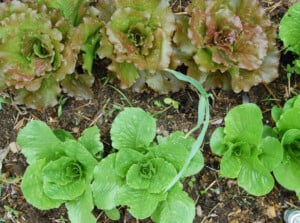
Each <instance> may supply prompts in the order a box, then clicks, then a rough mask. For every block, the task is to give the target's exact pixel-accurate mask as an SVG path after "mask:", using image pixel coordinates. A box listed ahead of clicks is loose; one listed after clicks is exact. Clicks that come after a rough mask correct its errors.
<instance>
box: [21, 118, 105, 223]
mask: <svg viewBox="0 0 300 223" xmlns="http://www.w3.org/2000/svg"><path fill="white" fill-rule="evenodd" d="M99 137H100V134H99V130H98V128H97V127H96V126H94V127H91V128H88V129H86V130H85V131H84V132H83V135H82V136H81V137H80V138H79V139H78V140H75V139H74V137H73V136H72V135H71V134H70V133H69V132H66V131H64V130H59V129H57V130H53V131H52V130H51V129H50V128H49V127H48V126H47V125H46V124H45V123H44V122H41V121H31V122H30V123H28V124H27V125H26V126H25V127H24V128H23V129H22V130H21V131H20V132H19V134H18V137H17V143H18V144H19V145H20V146H21V148H22V153H23V154H24V156H25V157H26V160H27V162H28V164H29V166H28V167H27V169H26V171H25V174H24V176H23V180H22V184H21V189H22V192H23V194H24V197H25V199H26V200H27V201H28V202H29V203H30V204H32V205H33V206H35V207H37V208H39V209H41V210H48V209H52V208H57V207H59V206H60V205H61V204H63V203H65V205H66V208H67V210H68V215H69V219H70V220H71V222H72V223H82V222H87V223H96V218H95V217H94V216H93V214H92V213H91V211H92V210H93V208H94V203H93V197H92V191H91V181H92V179H93V170H94V167H95V166H96V164H97V162H98V161H97V159H99V158H101V155H102V151H103V145H102V143H101V142H100V139H99Z"/></svg>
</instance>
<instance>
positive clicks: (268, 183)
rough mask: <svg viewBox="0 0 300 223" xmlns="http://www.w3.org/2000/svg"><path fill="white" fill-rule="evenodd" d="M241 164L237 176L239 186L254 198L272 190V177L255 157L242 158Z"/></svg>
mask: <svg viewBox="0 0 300 223" xmlns="http://www.w3.org/2000/svg"><path fill="white" fill-rule="evenodd" d="M242 163H243V165H242V168H241V171H240V173H239V176H238V185H239V186H241V187H243V188H244V189H245V190H246V191H247V192H248V193H250V194H253V195H255V196H262V195H265V194H267V193H269V192H270V191H271V190H272V189H273V187H274V179H273V176H272V175H271V173H270V171H269V170H268V169H266V168H265V167H264V165H262V163H261V162H260V161H259V159H258V158H257V157H249V158H247V157H244V158H243V159H242Z"/></svg>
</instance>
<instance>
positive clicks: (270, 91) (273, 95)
mask: <svg viewBox="0 0 300 223" xmlns="http://www.w3.org/2000/svg"><path fill="white" fill-rule="evenodd" d="M263 85H264V87H265V88H266V90H267V91H268V92H269V94H270V95H271V96H272V97H273V98H274V99H275V98H276V95H275V94H274V93H273V91H272V90H271V89H270V88H269V86H268V85H267V84H266V83H265V82H263ZM275 103H276V105H277V106H278V107H279V108H281V107H282V106H281V104H280V103H279V102H278V101H275Z"/></svg>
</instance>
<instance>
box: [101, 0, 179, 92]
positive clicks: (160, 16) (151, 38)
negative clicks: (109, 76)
mask: <svg viewBox="0 0 300 223" xmlns="http://www.w3.org/2000/svg"><path fill="white" fill-rule="evenodd" d="M105 2H106V3H107V1H100V2H99V4H98V6H97V7H98V8H99V9H100V10H102V11H103V12H104V13H103V18H104V19H105V20H106V21H107V24H106V27H105V29H103V37H102V39H101V44H100V48H99V50H98V55H99V57H100V58H104V57H107V58H110V59H111V61H112V63H111V64H110V66H109V67H108V69H109V70H110V71H112V72H114V73H115V74H116V76H117V77H118V79H120V81H121V87H123V88H126V87H130V86H132V85H133V84H134V83H135V82H136V81H137V80H138V79H139V81H140V82H143V83H145V82H146V83H147V81H148V80H149V79H151V81H153V77H154V76H156V77H158V76H161V74H162V73H161V72H160V73H159V74H158V73H156V72H157V71H162V70H163V69H165V68H168V66H169V64H170V60H171V59H170V58H171V55H172V53H173V50H172V46H171V38H172V35H173V33H174V31H175V18H174V15H173V13H172V11H171V8H170V7H169V3H168V1H167V0H152V1H142V0H137V1H131V0H115V1H114V9H113V8H112V6H111V5H110V6H109V4H103V3H105ZM105 5H106V7H104V6H105ZM109 14H111V16H110V17H109ZM141 79H143V80H144V81H141ZM156 79H157V80H159V79H160V78H156ZM166 79H168V78H166ZM162 85H163V84H162ZM163 86H164V85H163ZM161 90H162V91H164V90H165V89H161ZM158 91H160V89H158Z"/></svg>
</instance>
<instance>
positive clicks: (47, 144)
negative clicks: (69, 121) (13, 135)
mask: <svg viewBox="0 0 300 223" xmlns="http://www.w3.org/2000/svg"><path fill="white" fill-rule="evenodd" d="M17 143H18V144H19V145H20V146H21V147H22V153H23V154H24V155H25V157H26V160H27V162H28V163H29V164H32V163H34V162H36V161H37V160H40V159H46V160H47V162H48V161H50V160H55V159H57V158H58V157H60V156H61V155H63V154H64V149H63V148H64V147H63V144H62V142H61V141H60V140H59V139H58V138H57V137H56V136H55V134H54V133H53V132H52V130H51V129H50V128H49V127H48V126H47V125H46V124H45V123H44V122H42V121H38V120H34V121H31V122H30V123H28V124H27V125H26V127H25V128H23V129H21V130H20V132H19V134H18V136H17Z"/></svg>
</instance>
